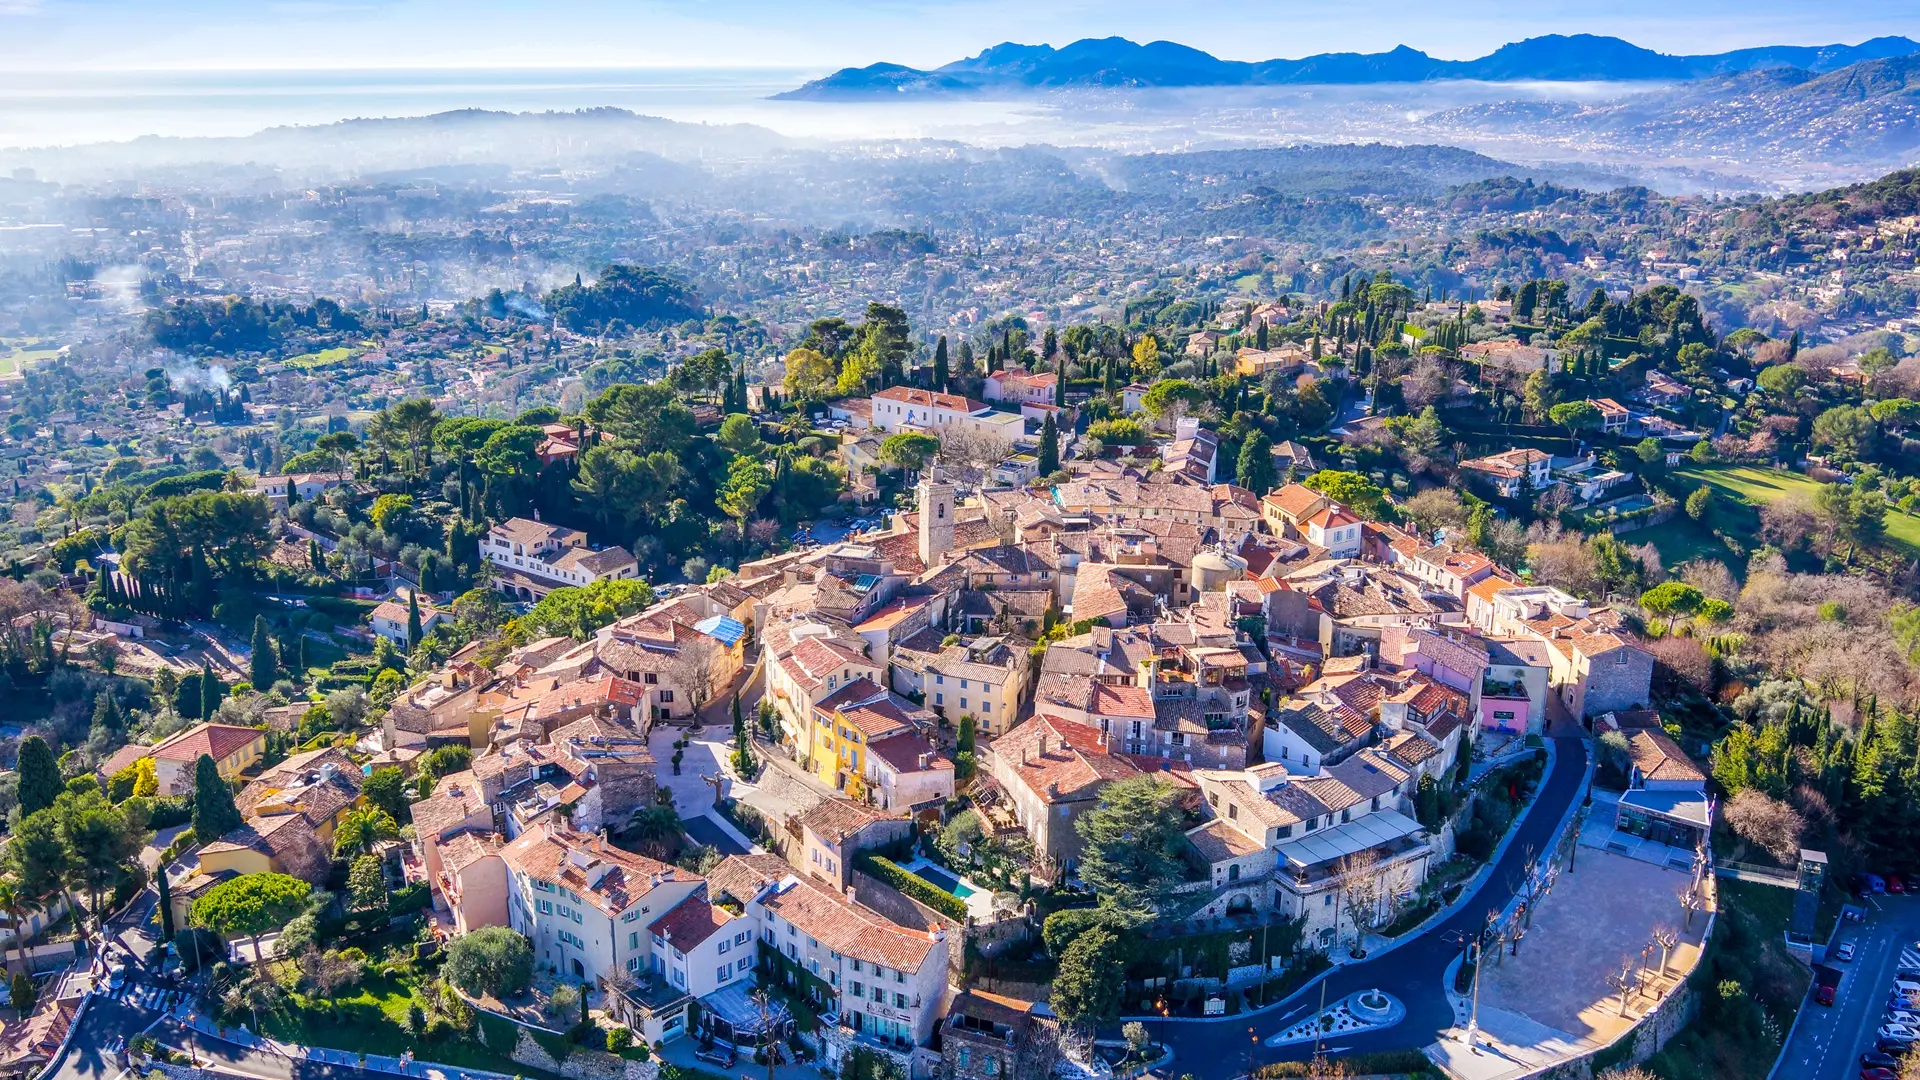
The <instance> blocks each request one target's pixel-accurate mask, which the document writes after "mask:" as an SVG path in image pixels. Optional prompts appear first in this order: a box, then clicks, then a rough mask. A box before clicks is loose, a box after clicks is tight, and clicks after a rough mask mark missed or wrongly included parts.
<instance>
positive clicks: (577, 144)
mask: <svg viewBox="0 0 1920 1080" xmlns="http://www.w3.org/2000/svg"><path fill="white" fill-rule="evenodd" d="M794 145H796V141H795V140H792V139H789V138H787V137H786V136H784V135H781V134H779V133H778V132H775V131H771V130H768V129H767V128H762V127H755V126H753V125H751V124H690V123H684V122H681V121H677V120H666V119H662V118H660V117H657V116H642V115H639V114H637V113H631V112H628V111H626V110H625V109H613V108H600V109H581V110H578V111H575V112H545V113H507V112H491V111H486V110H481V109H462V110H458V111H454V112H443V113H435V114H432V115H430V116H413V117H397V118H393V119H368V120H344V121H341V122H339V123H336V124H317V125H307V126H293V127H276V128H268V129H267V130H265V131H261V132H257V133H255V134H252V135H246V136H242V137H237V138H163V137H158V136H149V137H145V138H140V139H134V140H132V141H131V142H122V143H93V144H88V145H84V146H72V147H55V148H47V149H32V150H6V151H0V168H4V169H6V170H11V169H14V168H18V167H23V166H24V167H27V168H32V169H34V170H36V171H37V172H38V173H39V174H40V175H42V176H46V177H49V178H53V179H61V180H72V179H84V178H97V177H102V176H122V175H126V174H128V173H129V171H137V170H141V169H176V168H185V167H195V166H206V165H227V166H234V167H248V168H263V169H277V170H288V171H291V172H294V173H297V174H301V175H305V176H311V177H316V178H325V177H334V176H353V175H360V174H363V173H392V174H404V173H408V172H416V173H417V172H419V171H420V170H428V169H443V168H445V167H448V166H458V165H467V166H477V165H485V166H512V167H516V168H538V167H550V168H565V167H572V166H579V165H587V164H608V163H617V162H629V161H652V162H660V161H662V160H665V161H700V160H706V159H712V158H725V159H740V158H754V157H760V156H763V155H765V154H768V153H771V152H775V151H778V150H782V149H785V148H788V147H791V146H794Z"/></svg>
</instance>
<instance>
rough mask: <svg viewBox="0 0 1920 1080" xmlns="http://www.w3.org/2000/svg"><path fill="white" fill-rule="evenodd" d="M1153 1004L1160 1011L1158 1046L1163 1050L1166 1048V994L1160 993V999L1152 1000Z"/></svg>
mask: <svg viewBox="0 0 1920 1080" xmlns="http://www.w3.org/2000/svg"><path fill="white" fill-rule="evenodd" d="M1153 1005H1154V1008H1156V1009H1158V1010H1159V1011H1160V1048H1161V1049H1163V1050H1164V1049H1166V1046H1167V999H1166V996H1165V995H1162V996H1161V997H1160V1000H1158V1001H1156V1002H1154V1003H1153Z"/></svg>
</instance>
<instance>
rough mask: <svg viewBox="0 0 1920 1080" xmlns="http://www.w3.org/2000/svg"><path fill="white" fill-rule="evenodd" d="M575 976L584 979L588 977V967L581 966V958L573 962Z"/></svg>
mask: <svg viewBox="0 0 1920 1080" xmlns="http://www.w3.org/2000/svg"><path fill="white" fill-rule="evenodd" d="M573 977H574V978H576V979H584V978H586V977H587V969H586V968H584V967H581V966H580V961H579V960H575V961H574V962H573Z"/></svg>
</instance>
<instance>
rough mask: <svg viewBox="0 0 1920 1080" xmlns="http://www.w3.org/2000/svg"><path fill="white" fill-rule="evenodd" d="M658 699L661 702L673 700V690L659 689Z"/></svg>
mask: <svg viewBox="0 0 1920 1080" xmlns="http://www.w3.org/2000/svg"><path fill="white" fill-rule="evenodd" d="M660 700H661V702H662V703H665V704H671V703H672V701H673V691H671V690H662V691H660Z"/></svg>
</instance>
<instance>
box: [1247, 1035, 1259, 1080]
mask: <svg viewBox="0 0 1920 1080" xmlns="http://www.w3.org/2000/svg"><path fill="white" fill-rule="evenodd" d="M1259 1045H1260V1036H1258V1035H1255V1034H1254V1033H1253V1029H1252V1028H1248V1029H1247V1075H1248V1076H1252V1075H1253V1048H1254V1047H1256V1046H1259Z"/></svg>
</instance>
